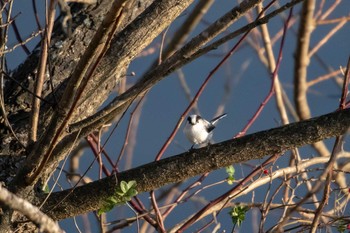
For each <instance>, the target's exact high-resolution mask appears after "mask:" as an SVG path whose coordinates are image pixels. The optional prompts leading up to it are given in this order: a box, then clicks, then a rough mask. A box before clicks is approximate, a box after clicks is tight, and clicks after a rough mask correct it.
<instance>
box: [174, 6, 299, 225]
mask: <svg viewBox="0 0 350 233" xmlns="http://www.w3.org/2000/svg"><path fill="white" fill-rule="evenodd" d="M269 5H270V4H269ZM265 10H266V7H265V8H264V9H263V10H262V11H261V12H260V14H259V16H260V15H261V14H262V12H264V11H265ZM292 13H293V8H291V10H290V12H289V16H288V19H287V20H286V22H285V24H284V33H283V36H282V39H281V45H280V50H279V55H278V62H277V64H276V68H275V71H274V72H273V77H272V84H271V90H270V93H269V94H268V96H267V97H266V98H265V101H264V102H267V101H268V100H269V99H270V98H271V96H272V95H273V93H274V90H273V88H274V82H275V78H276V75H277V71H278V68H279V66H280V63H281V59H282V49H283V46H284V40H285V36H286V31H287V29H288V23H289V20H290V19H291V17H292ZM263 106H264V105H263V104H262V105H261V106H260V107H259V109H258V111H257V113H256V114H255V115H254V116H253V118H252V119H251V120H250V121H249V122H248V125H247V126H246V127H245V128H244V129H245V131H246V130H247V129H248V128H249V127H250V126H251V124H252V123H253V122H254V120H255V119H256V117H257V115H258V114H259V113H260V112H261V110H262V108H263ZM245 131H243V132H244V133H245ZM243 132H240V133H239V134H238V135H237V136H236V137H239V136H242V133H243ZM277 156H278V155H273V156H271V157H270V158H268V159H267V160H266V161H265V162H264V163H263V164H262V165H261V167H265V166H266V165H268V164H269V163H271V162H273V161H274V160H275V159H276V158H277ZM261 167H260V166H259V167H258V168H256V169H255V170H254V171H253V172H251V173H250V174H249V175H248V176H247V177H245V178H244V179H243V180H242V181H241V182H240V183H239V184H237V185H236V186H235V187H234V188H233V189H231V190H229V191H228V192H226V193H225V194H223V195H222V196H220V197H218V198H216V199H215V200H214V201H211V202H210V203H209V204H208V205H206V206H205V207H204V208H202V209H201V210H200V211H199V212H197V213H196V214H195V215H194V216H193V217H192V218H191V219H189V220H188V221H187V222H186V223H184V224H183V225H182V226H181V227H180V228H179V229H178V232H182V231H184V230H185V229H187V228H188V227H189V226H190V225H192V224H193V223H194V222H196V221H197V219H198V218H199V217H200V216H201V215H202V214H203V213H205V211H207V210H208V209H210V208H211V207H212V206H214V205H216V204H218V203H220V202H221V201H223V200H225V198H227V197H229V196H232V195H233V193H235V192H239V191H240V188H241V187H242V186H243V185H244V184H245V183H246V182H248V181H249V180H250V179H251V178H253V177H254V176H255V175H256V174H258V172H259V171H261ZM231 198H234V197H233V196H232V197H231ZM228 200H229V199H228Z"/></svg>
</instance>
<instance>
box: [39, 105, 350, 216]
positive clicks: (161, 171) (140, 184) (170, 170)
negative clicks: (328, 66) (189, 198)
mask: <svg viewBox="0 0 350 233" xmlns="http://www.w3.org/2000/svg"><path fill="white" fill-rule="evenodd" d="M349 127H350V109H346V110H343V111H337V112H334V113H330V114H327V115H323V116H320V117H317V118H312V119H310V120H306V121H301V122H297V123H292V124H288V125H285V126H282V127H279V128H274V129H271V130H266V131H261V132H258V133H255V134H251V135H247V136H244V137H241V138H237V139H233V140H228V141H224V142H221V143H218V144H215V145H211V146H209V147H205V148H201V149H196V150H192V151H189V152H185V153H183V154H179V155H176V156H172V157H170V158H166V159H163V160H160V161H157V162H153V163H149V164H146V165H143V166H140V167H137V168H134V169H131V170H128V171H125V172H122V173H120V174H119V175H118V180H119V181H120V180H125V181H129V180H135V181H136V182H137V190H138V192H146V191H151V190H155V189H158V188H160V187H162V186H164V185H166V184H170V183H175V182H179V181H183V180H186V179H188V178H190V177H194V176H196V175H200V174H203V173H206V172H210V171H213V170H215V169H218V168H222V167H225V166H228V165H231V164H233V163H241V162H244V161H248V160H252V159H261V158H263V157H264V156H265V155H269V154H276V153H283V152H285V151H287V150H290V149H292V148H295V147H300V146H304V145H309V144H312V143H315V142H317V141H320V140H323V139H327V138H330V137H335V136H338V135H342V134H344V133H345V132H346V130H347V129H348V128H349ZM115 187H116V179H115V177H113V176H112V177H107V178H104V179H101V180H98V181H95V182H92V183H90V184H87V185H84V186H81V187H77V188H75V189H74V190H65V191H62V192H57V193H52V194H51V196H50V198H49V199H48V201H47V203H45V205H44V208H43V210H44V212H46V213H47V214H49V215H50V216H52V217H53V218H55V219H63V218H68V217H71V216H75V215H79V214H83V213H86V212H89V211H92V210H97V209H98V208H100V207H101V204H102V203H103V200H105V199H106V198H107V197H109V196H111V195H112V194H113V193H114V189H115ZM67 195H68V196H67ZM62 200H63V201H62ZM60 201H62V203H60ZM58 203H60V204H59V205H58V206H56V205H57V204H58ZM53 207H55V208H54V209H52V208H53Z"/></svg>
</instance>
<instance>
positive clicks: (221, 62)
mask: <svg viewBox="0 0 350 233" xmlns="http://www.w3.org/2000/svg"><path fill="white" fill-rule="evenodd" d="M275 1H276V0H273V1H271V2H270V3H269V4H268V5H267V6H266V7H265V8H264V9H263V10H262V11H261V13H260V14H259V15H258V17H257V18H260V17H261V15H262V14H263V12H265V11H266V10H267V9H268V8H269V7H270V6H271V5H272V4H273V3H274V2H275ZM250 31H251V29H250V30H248V31H247V32H246V33H245V34H244V35H243V36H242V37H241V38H240V39H239V41H238V42H237V43H236V44H235V45H234V46H233V47H232V49H231V50H230V51H229V52H228V53H227V54H226V55H225V57H224V58H223V59H222V60H221V61H220V62H219V64H217V65H216V66H215V67H214V69H213V70H211V71H210V72H209V75H208V76H207V78H206V79H205V80H204V82H203V83H202V85H201V87H200V88H199V90H198V91H197V93H196V95H195V96H194V98H193V100H192V101H191V103H190V104H189V105H188V107H187V108H186V110H185V111H184V112H183V113H182V115H181V117H180V119H179V120H178V122H177V123H176V125H175V127H174V129H173V131H172V132H171V134H170V136H169V137H168V139H167V140H166V142H165V143H164V145H163V146H162V148H161V149H160V151H159V152H158V154H157V156H156V158H155V161H158V160H159V159H160V158H161V157H162V156H163V154H164V152H165V150H166V149H167V148H168V146H169V145H170V143H171V142H172V140H173V139H174V137H175V135H176V133H177V131H178V130H179V128H180V125H181V123H182V121H183V120H184V119H185V116H186V115H187V114H188V113H189V112H190V110H191V109H192V107H193V106H194V105H195V103H196V102H197V101H198V99H199V97H200V95H201V94H202V93H203V91H204V89H205V87H206V86H207V84H208V82H209V80H210V79H211V78H212V77H213V75H214V74H215V73H216V72H217V71H218V70H219V68H220V67H221V66H222V65H223V64H224V63H225V62H226V61H227V59H228V58H229V57H230V56H231V55H232V54H233V53H234V52H235V51H236V50H237V48H238V47H239V46H240V45H241V44H242V42H243V41H244V40H245V39H246V38H247V36H248V34H249V33H250Z"/></svg>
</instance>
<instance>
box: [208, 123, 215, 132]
mask: <svg viewBox="0 0 350 233" xmlns="http://www.w3.org/2000/svg"><path fill="white" fill-rule="evenodd" d="M206 129H207V132H208V133H210V132H211V131H213V129H215V125H213V124H210V125H208V127H206Z"/></svg>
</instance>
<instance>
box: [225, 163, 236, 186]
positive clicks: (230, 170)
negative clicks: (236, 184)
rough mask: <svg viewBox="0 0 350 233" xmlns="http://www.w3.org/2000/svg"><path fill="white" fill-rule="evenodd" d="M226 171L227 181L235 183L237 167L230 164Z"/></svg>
mask: <svg viewBox="0 0 350 233" xmlns="http://www.w3.org/2000/svg"><path fill="white" fill-rule="evenodd" d="M226 173H227V175H228V177H227V183H228V184H230V185H231V184H233V181H235V177H234V174H235V168H234V167H233V166H232V165H231V166H228V167H226Z"/></svg>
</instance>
